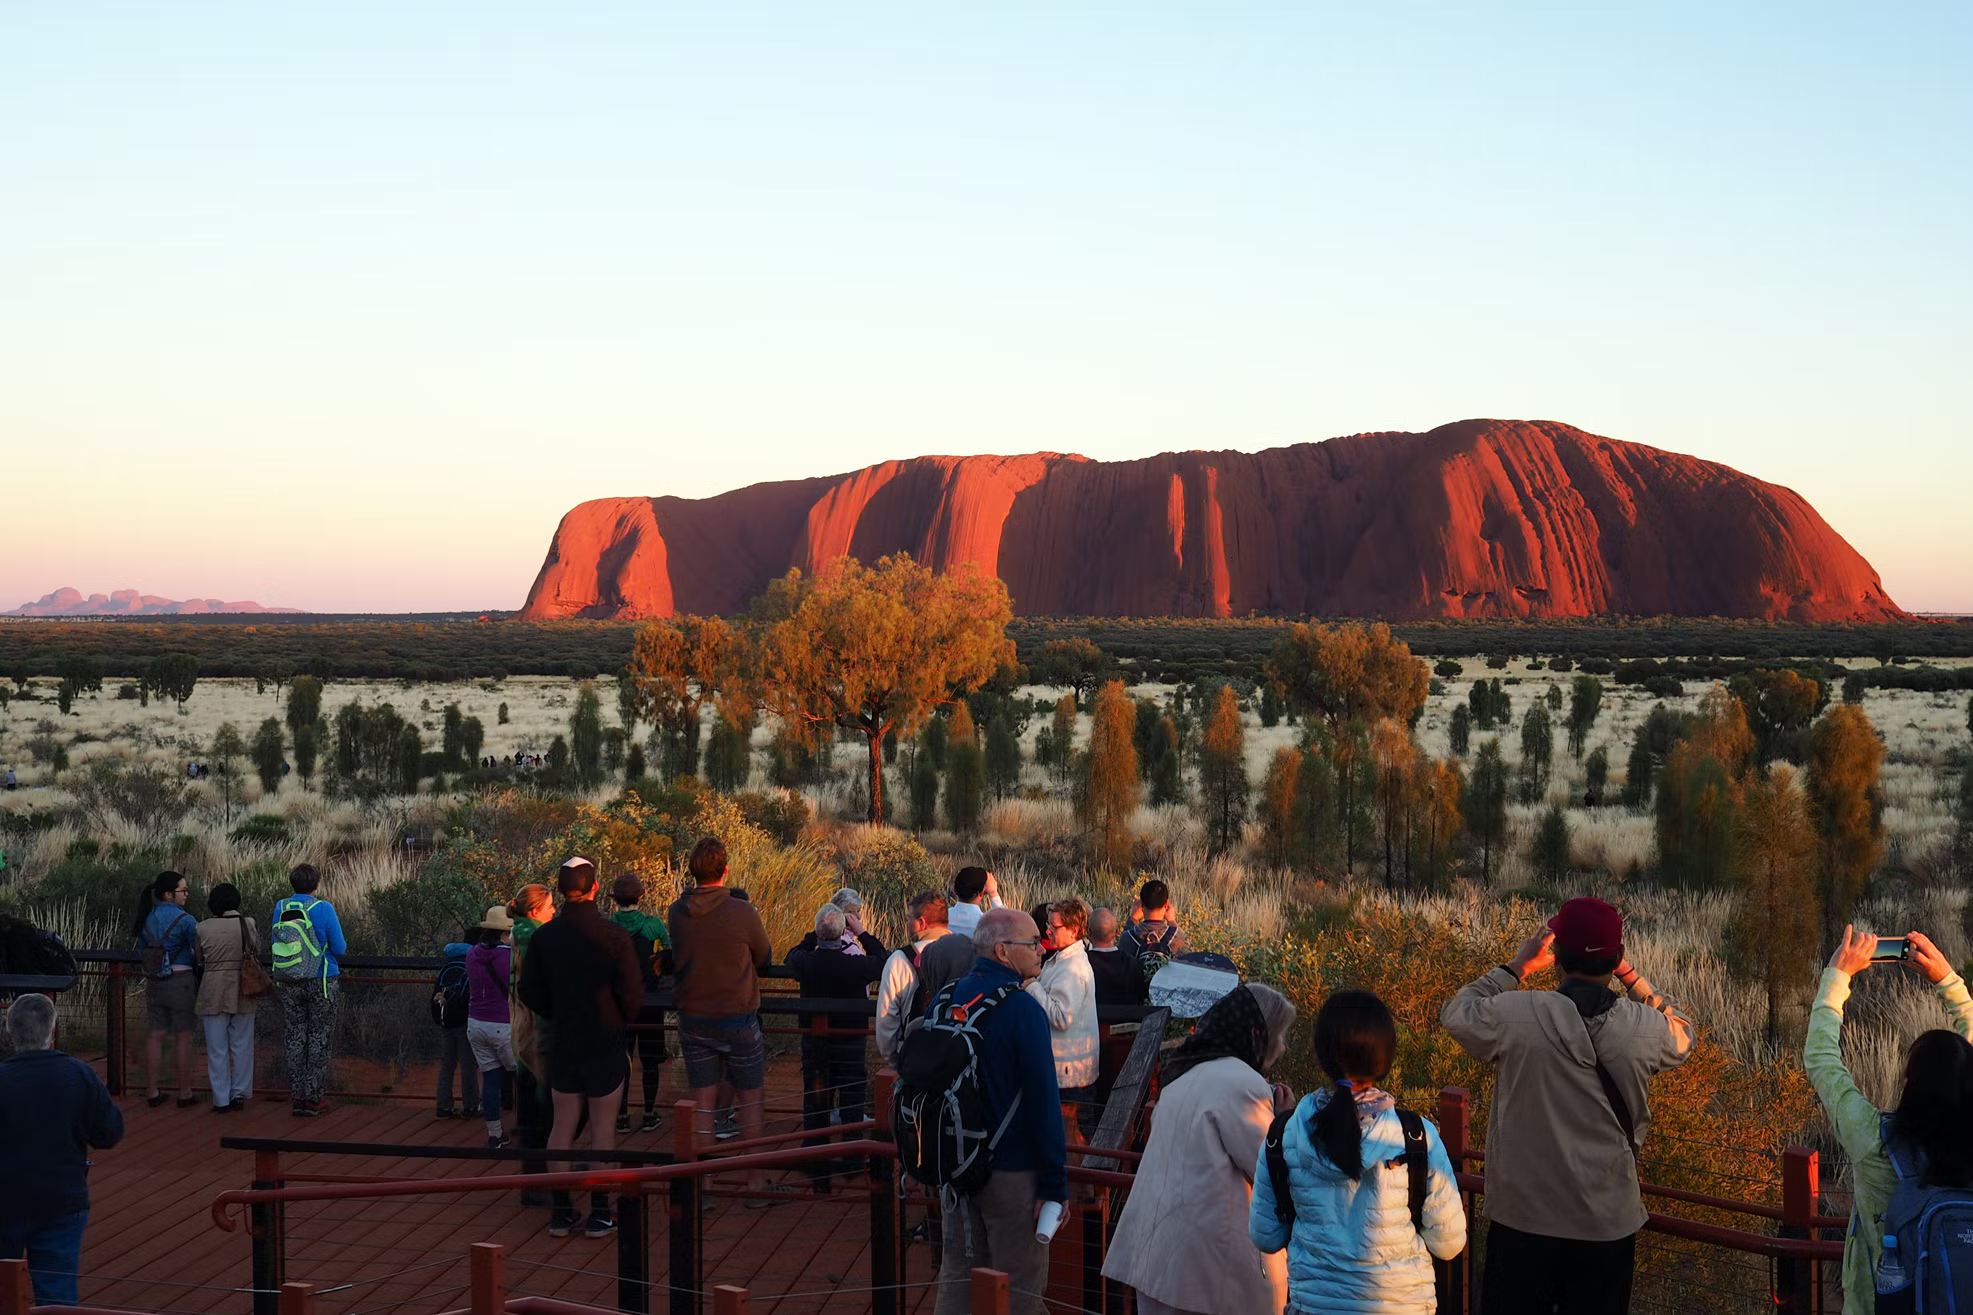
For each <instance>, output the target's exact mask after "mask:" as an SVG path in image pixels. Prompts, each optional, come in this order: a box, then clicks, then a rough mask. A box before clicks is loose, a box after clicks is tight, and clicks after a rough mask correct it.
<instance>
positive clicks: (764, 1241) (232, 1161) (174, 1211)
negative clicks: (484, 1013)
mask: <svg viewBox="0 0 1973 1315" xmlns="http://www.w3.org/2000/svg"><path fill="white" fill-rule="evenodd" d="M429 1076H430V1075H425V1077H426V1079H427V1080H426V1081H425V1083H424V1085H425V1086H426V1087H429V1086H430V1085H431V1084H430V1082H429V1080H428V1079H429ZM667 1077H668V1079H669V1084H668V1085H669V1086H670V1087H671V1088H672V1090H667V1091H666V1092H665V1093H664V1098H663V1099H662V1100H661V1106H660V1107H661V1108H662V1109H664V1110H665V1111H666V1119H665V1124H664V1126H663V1127H662V1128H660V1130H659V1131H657V1132H656V1133H649V1134H644V1133H635V1132H633V1133H631V1134H630V1135H628V1136H626V1137H621V1138H619V1139H618V1140H619V1144H621V1145H623V1146H625V1147H627V1148H634V1149H651V1150H664V1149H669V1147H670V1146H671V1144H672V1130H671V1116H670V1108H669V1107H670V1101H671V1100H672V1099H676V1097H675V1095H674V1094H673V1091H674V1090H675V1085H676V1082H677V1078H678V1075H677V1073H676V1066H675V1065H667ZM768 1095H769V1107H770V1109H771V1110H773V1111H777V1112H775V1113H771V1114H770V1116H769V1118H768V1120H767V1126H768V1130H769V1131H778V1130H782V1129H788V1128H792V1127H795V1126H797V1125H798V1123H799V1116H798V1114H797V1113H794V1112H793V1111H796V1110H798V1109H799V1105H800V1093H799V1079H798V1074H797V1073H796V1071H795V1066H794V1064H793V1062H792V1061H790V1060H781V1061H777V1062H776V1063H775V1064H774V1065H773V1066H772V1067H771V1069H770V1075H769V1093H768ZM120 1104H121V1106H122V1109H123V1114H124V1121H125V1137H124V1141H123V1143H122V1145H120V1146H118V1147H116V1148H115V1149H113V1150H109V1151H103V1152H99V1153H97V1155H96V1161H97V1163H96V1167H95V1169H94V1170H93V1171H92V1174H91V1177H90V1193H91V1196H92V1198H93V1200H92V1207H91V1215H90V1223H89V1229H88V1233H87V1235H86V1237H85V1239H84V1246H83V1256H82V1272H83V1278H82V1297H83V1300H84V1301H85V1302H87V1303H90V1304H97V1305H103V1306H109V1307H118V1308H123V1309H127V1310H133V1311H147V1312H160V1313H169V1315H178V1313H179V1312H183V1313H184V1315H250V1312H251V1309H252V1301H251V1296H250V1294H249V1293H248V1292H247V1291H245V1289H247V1288H248V1287H249V1285H250V1282H251V1274H252V1260H251V1249H250V1244H249V1241H248V1238H247V1235H246V1231H245V1228H244V1224H243V1223H242V1226H241V1227H238V1228H236V1229H234V1230H233V1231H226V1230H222V1229H221V1228H219V1227H218V1226H217V1225H216V1224H215V1223H214V1222H213V1220H212V1217H211V1213H210V1208H211V1205H212V1202H213V1199H214V1197H215V1196H216V1195H217V1194H218V1193H220V1192H223V1191H226V1190H229V1189H234V1188H244V1187H247V1186H250V1185H251V1182H252V1179H253V1173H254V1163H253V1158H254V1157H253V1156H252V1154H251V1153H249V1152H245V1151H229V1150H222V1149H221V1148H220V1146H219V1139H220V1138H221V1137H222V1136H228V1137H267V1138H291V1139H298V1140H311V1141H325V1142H334V1141H347V1142H367V1143H375V1144H379V1145H391V1146H406V1147H412V1146H441V1145H456V1146H460V1147H467V1148H470V1147H477V1146H479V1145H482V1144H483V1142H482V1139H483V1137H484V1135H485V1134H484V1129H483V1127H482V1125H481V1123H480V1122H479V1121H478V1120H468V1119H449V1120H439V1119H436V1118H434V1117H433V1106H432V1102H431V1101H430V1099H429V1097H423V1098H419V1099H411V1098H408V1097H404V1098H395V1099H392V1098H385V1099H379V1100H376V1101H373V1102H361V1101H356V1100H349V1101H343V1102H338V1103H336V1104H334V1105H333V1107H332V1108H331V1109H330V1110H329V1111H328V1112H327V1113H326V1114H324V1115H323V1116H322V1117H321V1118H317V1119H310V1120H302V1119H295V1118H293V1117H291V1115H290V1112H289V1107H288V1104H287V1102H286V1100H285V1099H283V1098H281V1097H280V1096H278V1095H277V1096H275V1097H274V1098H272V1099H262V1100H256V1101H254V1102H251V1103H250V1104H249V1106H248V1108H247V1109H246V1110H244V1111H242V1112H241V1113H238V1114H223V1115H222V1114H214V1113H213V1112H212V1109H211V1107H210V1106H209V1105H207V1104H205V1103H203V1102H202V1103H201V1104H199V1105H198V1106H196V1107H194V1108H191V1109H186V1110H180V1109H177V1108H175V1106H172V1105H166V1106H165V1107H163V1108H160V1109H151V1108H149V1107H147V1106H146V1105H145V1104H144V1101H143V1098H142V1094H141V1089H140V1091H139V1092H138V1093H137V1094H134V1095H131V1096H128V1097H126V1098H124V1099H123V1100H122V1101H121V1102H120ZM508 1117H509V1126H510V1128H511V1116H508ZM578 1154H579V1152H578ZM513 1168H514V1166H513V1165H511V1164H509V1163H505V1162H500V1161H491V1160H465V1161H455V1160H442V1159H428V1158H420V1157H415V1156H404V1155H379V1156H368V1157H354V1156H341V1155H330V1154H308V1155H303V1154H293V1155H284V1156H283V1157H282V1169H283V1172H284V1174H292V1175H297V1176H306V1175H313V1174H335V1175H346V1176H361V1177H370V1178H393V1179H400V1178H433V1179H438V1178H456V1177H462V1176H469V1175H484V1174H493V1173H504V1172H512V1171H513ZM836 1181H837V1182H838V1183H840V1184H841V1187H842V1190H841V1191H839V1192H835V1193H831V1194H829V1195H810V1194H808V1193H806V1192H800V1194H799V1195H796V1196H794V1197H793V1198H792V1199H790V1200H789V1201H787V1202H786V1203H784V1204H781V1205H777V1206H775V1207H774V1208H771V1209H762V1210H749V1209H746V1208H744V1206H743V1203H742V1201H741V1200H740V1199H739V1198H737V1197H733V1196H725V1195H719V1194H715V1195H712V1196H710V1197H709V1198H708V1199H709V1200H710V1201H711V1202H712V1208H711V1210H710V1212H709V1214H708V1216H707V1219H706V1222H705V1228H704V1233H703V1248H704V1257H705V1260H704V1274H705V1280H706V1284H707V1286H708V1287H710V1286H712V1285H714V1284H718V1283H738V1284H741V1285H744V1286H746V1287H747V1288H749V1290H750V1291H751V1292H752V1293H753V1294H754V1295H755V1298H756V1300H757V1301H766V1300H769V1299H771V1298H775V1297H778V1296H779V1295H780V1294H782V1293H800V1294H806V1295H802V1296H798V1297H794V1298H790V1299H788V1300H786V1301H783V1302H778V1303H776V1304H775V1307H774V1308H775V1309H776V1310H778V1311H781V1312H784V1315H795V1313H797V1312H802V1311H823V1310H828V1311H831V1312H835V1311H842V1312H848V1313H851V1315H853V1313H854V1312H856V1311H859V1310H868V1309H869V1308H870V1302H869V1297H868V1293H867V1288H868V1284H869V1226H868V1218H869V1216H868V1211H869V1202H868V1198H867V1196H865V1195H862V1194H861V1192H860V1189H861V1186H862V1179H861V1178H860V1176H858V1175H848V1176H845V1177H842V1178H839V1179H837V1180H836ZM733 1186H737V1183H728V1182H725V1181H721V1180H717V1179H716V1180H715V1187H716V1188H722V1189H723V1188H729V1187H733ZM791 1186H793V1187H795V1188H796V1189H797V1191H799V1190H800V1189H801V1188H802V1187H803V1186H805V1180H803V1179H801V1178H799V1176H794V1177H792V1179H791ZM647 1200H648V1206H649V1209H650V1212H651V1219H650V1225H649V1232H650V1244H651V1245H650V1259H651V1266H652V1270H653V1279H652V1281H653V1284H654V1285H656V1286H657V1291H655V1292H654V1293H653V1294H652V1300H651V1308H652V1309H653V1310H656V1311H662V1310H664V1309H665V1300H666V1290H667V1288H668V1279H669V1259H670V1257H669V1250H668V1247H667V1242H666V1226H667V1223H666V1203H665V1198H664V1196H663V1194H662V1193H660V1194H658V1195H655V1196H652V1197H649V1198H648V1199H647ZM583 1204H586V1202H585V1203H583ZM914 1218H915V1215H914ZM286 1224H287V1231H288V1238H289V1245H288V1249H287V1277H288V1278H289V1279H291V1280H304V1281H307V1282H310V1283H313V1284H315V1285H316V1288H317V1293H318V1306H319V1308H320V1309H321V1310H322V1311H323V1312H324V1315H372V1312H375V1313H376V1315H436V1312H439V1311H443V1310H450V1309H455V1308H458V1307H460V1306H462V1305H463V1304H464V1296H463V1292H464V1288H465V1284H466V1276H467V1269H468V1261H467V1251H468V1248H469V1246H470V1244H472V1243H474V1242H482V1241H487V1242H498V1243H500V1244H501V1245H502V1246H504V1247H505V1248H506V1250H507V1265H508V1276H509V1284H510V1287H511V1289H512V1290H513V1291H514V1292H516V1293H522V1292H526V1293H539V1294H543V1295H552V1296H557V1297H562V1298H565V1299H568V1300H574V1301H582V1302H587V1303H591V1304H594V1305H598V1306H602V1307H605V1308H613V1307H614V1306H615V1305H616V1295H617V1276H616V1263H617V1244H616V1242H615V1240H614V1239H604V1240H596V1241H592V1240H589V1239H587V1238H583V1237H581V1236H580V1235H579V1234H578V1235H577V1236H574V1237H570V1238H559V1239H558V1238H551V1237H549V1236H548V1235H547V1219H546V1214H545V1212H544V1211H542V1210H539V1209H524V1208H522V1207H521V1205H520V1203H519V1200H518V1196H517V1194H514V1193H506V1192H502V1193H468V1194H435V1195H433V1196H429V1197H426V1196H414V1197H400V1198H383V1199H372V1200H362V1201H329V1202H294V1203H291V1204H289V1206H288V1207H287V1217H286ZM906 1268H907V1273H906V1278H907V1282H908V1283H916V1284H925V1283H927V1282H928V1281H929V1280H930V1279H931V1278H932V1277H933V1276H932V1274H931V1257H930V1252H929V1249H928V1248H927V1247H925V1246H924V1245H923V1244H922V1243H921V1244H919V1245H917V1246H914V1247H912V1248H910V1250H909V1252H908V1254H907V1258H906ZM903 1305H904V1309H905V1310H907V1311H912V1312H916V1311H919V1310H924V1311H929V1310H930V1309H931V1305H932V1295H931V1289H930V1288H929V1287H916V1288H911V1289H908V1290H907V1292H906V1294H905V1301H904V1303H903ZM707 1309H708V1310H709V1309H710V1304H709V1303H708V1306H707Z"/></svg>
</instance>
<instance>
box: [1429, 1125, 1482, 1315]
mask: <svg viewBox="0 0 1973 1315" xmlns="http://www.w3.org/2000/svg"><path fill="white" fill-rule="evenodd" d="M1471 1117H1472V1110H1471V1108H1470V1107H1469V1105H1468V1104H1467V1091H1466V1088H1464V1087H1446V1088H1444V1089H1443V1090H1441V1091H1440V1092H1439V1141H1440V1142H1441V1143H1443V1144H1444V1146H1445V1153H1446V1158H1447V1159H1448V1160H1450V1161H1451V1162H1452V1171H1453V1173H1455V1174H1460V1173H1464V1172H1465V1171H1466V1150H1467V1137H1468V1134H1469V1133H1470V1131H1471V1129H1472V1124H1471V1122H1470V1119H1471ZM1459 1204H1460V1208H1461V1209H1462V1210H1464V1211H1465V1213H1466V1247H1465V1249H1464V1250H1463V1251H1461V1252H1460V1253H1459V1254H1458V1255H1456V1256H1454V1257H1453V1258H1452V1259H1451V1260H1440V1261H1435V1262H1433V1269H1434V1270H1435V1271H1436V1276H1437V1279H1438V1289H1439V1315H1466V1309H1467V1305H1468V1303H1469V1302H1470V1301H1471V1300H1472V1293H1473V1242H1474V1237H1473V1198H1472V1197H1470V1196H1468V1195H1467V1194H1466V1193H1465V1192H1463V1191H1462V1192H1460V1194H1459Z"/></svg>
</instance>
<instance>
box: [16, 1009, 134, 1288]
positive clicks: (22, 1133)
mask: <svg viewBox="0 0 1973 1315" xmlns="http://www.w3.org/2000/svg"><path fill="white" fill-rule="evenodd" d="M7 1036H8V1039H9V1040H10V1041H11V1042H12V1044H13V1049H14V1053H13V1055H12V1056H11V1057H10V1058H8V1059H7V1060H6V1061H5V1062H0V1183H4V1184H5V1187H4V1189H0V1259H6V1260H11V1259H18V1258H20V1257H21V1256H23V1255H24V1256H26V1257H27V1265H28V1273H29V1275H30V1277H31V1278H32V1280H33V1283H34V1304H35V1305H37V1306H73V1305H76V1304H77V1302H78V1300H79V1298H78V1296H77V1293H76V1276H77V1274H78V1273H79V1272H80V1270H81V1261H82V1230H83V1228H84V1227H85V1226H87V1224H88V1223H89V1183H88V1171H89V1149H90V1148H91V1147H92V1146H93V1147H97V1148H99V1149H103V1150H107V1149H108V1148H110V1147H112V1146H114V1145H116V1144H117V1143H118V1142H120V1141H122V1140H123V1115H122V1113H121V1112H120V1111H118V1109H117V1107H116V1103H115V1102H114V1101H112V1100H111V1099H110V1093H109V1089H108V1088H107V1087H105V1086H104V1085H103V1080H102V1079H101V1078H99V1077H97V1076H96V1071H95V1070H94V1069H92V1068H90V1067H89V1066H88V1065H87V1064H85V1063H83V1062H82V1061H81V1060H79V1059H74V1058H72V1057H70V1056H68V1055H65V1054H63V1053H62V1052H61V1051H59V1050H57V1049H55V1002H54V1001H53V1000H50V999H49V998H48V997H47V996H45V995H23V996H21V997H20V998H19V999H17V1000H15V1001H14V1003H13V1004H12V1005H11V1006H10V1007H9V1008H8V1010H7Z"/></svg>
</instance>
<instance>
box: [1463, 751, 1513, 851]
mask: <svg viewBox="0 0 1973 1315" xmlns="http://www.w3.org/2000/svg"><path fill="white" fill-rule="evenodd" d="M1466 798H1467V800H1468V801H1469V802H1468V803H1467V807H1466V826H1467V828H1468V829H1469V830H1470V831H1472V833H1473V840H1474V843H1476V844H1477V845H1479V847H1480V880H1481V881H1482V882H1485V881H1488V880H1491V879H1492V876H1493V858H1494V855H1495V854H1496V853H1497V852H1498V851H1499V849H1500V843H1501V840H1502V838H1503V837H1504V836H1505V835H1506V832H1507V762H1506V760H1505V759H1504V758H1502V757H1501V754H1500V739H1499V737H1498V736H1495V737H1494V738H1492V739H1486V740H1482V741H1480V747H1479V749H1478V751H1477V752H1475V753H1474V755H1473V775H1472V778H1471V780H1470V782H1469V783H1468V786H1467V790H1466Z"/></svg>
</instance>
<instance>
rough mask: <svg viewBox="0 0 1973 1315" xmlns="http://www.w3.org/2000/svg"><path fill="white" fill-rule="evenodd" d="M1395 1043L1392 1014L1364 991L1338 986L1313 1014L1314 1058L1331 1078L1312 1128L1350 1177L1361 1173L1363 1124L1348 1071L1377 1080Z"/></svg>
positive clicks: (1385, 1069) (1388, 1068)
mask: <svg viewBox="0 0 1973 1315" xmlns="http://www.w3.org/2000/svg"><path fill="white" fill-rule="evenodd" d="M1397 1049H1398V1029H1397V1020H1396V1019H1394V1018H1392V1017H1391V1011H1390V1009H1389V1008H1388V1007H1387V1006H1386V1005H1385V1004H1384V1002H1383V1001H1382V1000H1379V999H1378V998H1377V997H1376V996H1374V995H1372V994H1371V993H1370V992H1368V991H1337V992H1335V993H1333V994H1332V995H1331V996H1330V997H1329V998H1328V999H1327V1000H1324V1001H1323V1002H1322V1008H1321V1009H1320V1010H1319V1011H1317V1013H1316V1015H1315V1060H1316V1063H1318V1064H1320V1065H1321V1066H1322V1071H1323V1072H1324V1073H1327V1074H1328V1075H1329V1077H1330V1080H1331V1081H1333V1082H1334V1083H1335V1086H1333V1087H1331V1088H1330V1089H1329V1102H1328V1103H1327V1104H1325V1105H1324V1106H1323V1107H1322V1108H1321V1109H1319V1110H1317V1111H1316V1114H1315V1134H1316V1137H1317V1139H1318V1140H1319V1141H1320V1142H1321V1145H1322V1152H1323V1154H1324V1155H1325V1156H1327V1157H1328V1159H1329V1162H1330V1163H1331V1164H1333V1165H1335V1166H1336V1167H1337V1168H1338V1169H1341V1170H1342V1171H1343V1172H1344V1173H1346V1174H1348V1175H1349V1176H1350V1178H1351V1179H1352V1180H1353V1181H1356V1180H1361V1179H1362V1177H1363V1130H1362V1128H1360V1127H1359V1126H1358V1124H1357V1121H1356V1087H1355V1084H1354V1083H1353V1082H1352V1081H1351V1075H1352V1074H1354V1075H1356V1076H1357V1077H1359V1078H1367V1079H1369V1080H1371V1081H1373V1082H1381V1081H1382V1080H1383V1079H1384V1077H1385V1075H1386V1074H1388V1073H1389V1072H1390V1071H1391V1065H1392V1063H1393V1062H1395V1060H1396V1058H1397Z"/></svg>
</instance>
